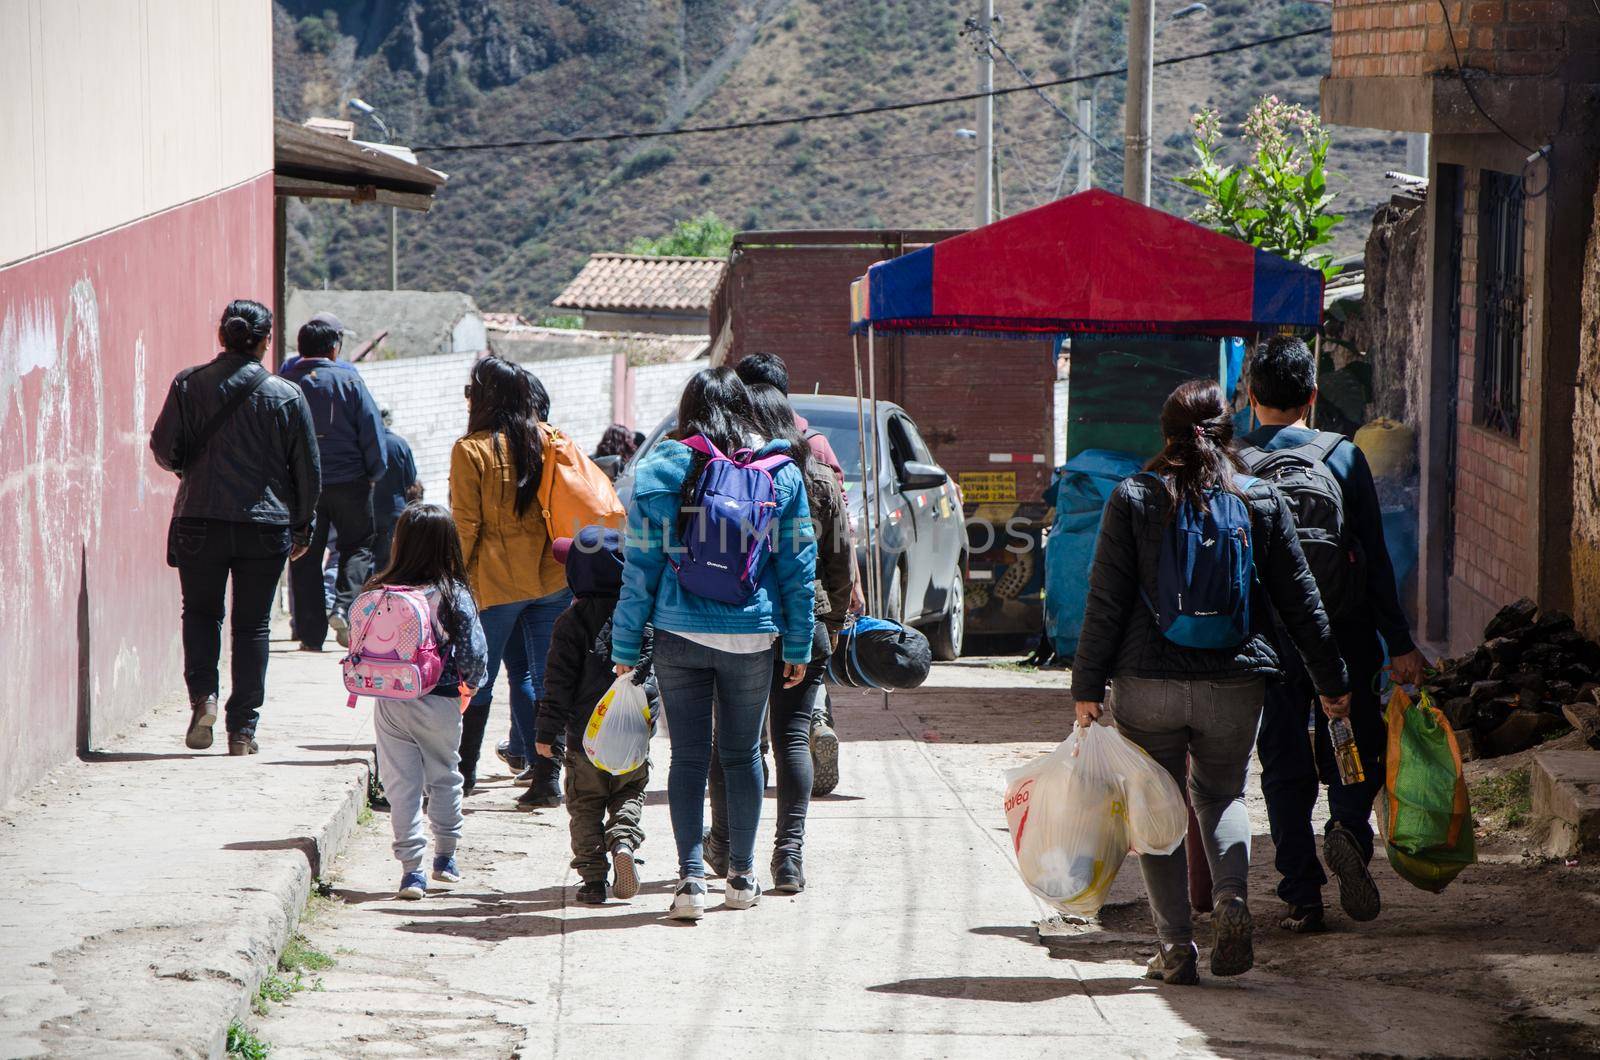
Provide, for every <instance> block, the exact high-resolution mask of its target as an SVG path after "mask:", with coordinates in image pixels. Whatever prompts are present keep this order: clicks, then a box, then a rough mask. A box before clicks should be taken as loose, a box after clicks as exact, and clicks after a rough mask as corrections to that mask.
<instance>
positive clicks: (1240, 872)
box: [1072, 379, 1350, 983]
mask: <svg viewBox="0 0 1600 1060" xmlns="http://www.w3.org/2000/svg"><path fill="white" fill-rule="evenodd" d="M1161 431H1162V434H1163V435H1164V436H1165V438H1166V446H1165V448H1163V449H1162V451H1161V453H1160V455H1158V456H1157V457H1156V458H1155V459H1154V460H1152V461H1151V462H1150V463H1149V464H1148V465H1147V466H1146V468H1145V473H1144V474H1140V475H1135V476H1133V477H1132V478H1129V479H1126V480H1125V481H1123V482H1122V484H1121V485H1119V486H1118V487H1117V489H1116V491H1115V492H1114V493H1113V494H1112V495H1111V500H1110V503H1108V504H1107V506H1106V511H1105V516H1104V518H1103V519H1102V520H1101V523H1100V536H1099V539H1098V542H1097V544H1096V546H1095V558H1094V569H1093V571H1092V573H1091V575H1090V582H1089V600H1088V606H1087V608H1086V609H1085V611H1084V616H1083V632H1082V634H1081V636H1080V637H1079V640H1078V654H1077V659H1076V661H1075V662H1074V664H1073V667H1072V698H1073V699H1074V700H1075V701H1076V705H1077V718H1078V723H1079V724H1080V725H1088V724H1091V723H1092V722H1094V721H1095V719H1097V718H1099V717H1100V714H1101V709H1102V703H1103V702H1104V701H1105V700H1106V685H1107V683H1108V681H1109V683H1110V685H1111V691H1112V693H1113V695H1112V698H1111V701H1110V703H1111V711H1112V720H1113V721H1114V722H1115V724H1116V726H1117V730H1118V731H1119V732H1121V733H1122V735H1124V736H1126V737H1127V738H1128V739H1129V740H1131V741H1133V742H1134V743H1136V744H1138V745H1139V746H1140V747H1143V748H1144V749H1145V750H1146V751H1148V752H1149V753H1150V756H1151V757H1152V758H1154V759H1155V760H1156V761H1157V762H1159V763H1160V764H1161V765H1162V767H1163V768H1165V769H1166V770H1167V772H1169V773H1170V774H1172V776H1173V778H1174V779H1175V780H1177V781H1178V783H1179V784H1180V785H1181V784H1183V783H1184V780H1185V775H1186V774H1187V777H1188V784H1189V798H1190V802H1191V803H1192V805H1193V806H1194V811H1195V816H1196V817H1197V818H1198V820H1199V823H1200V834H1201V837H1202V839H1204V841H1205V844H1206V851H1205V853H1206V860H1207V862H1208V863H1209V865H1210V867H1211V878H1212V881H1213V885H1212V886H1213V892H1212V893H1213V896H1214V900H1215V910H1216V911H1215V913H1214V915H1213V918H1212V923H1213V926H1214V928H1215V932H1216V934H1215V939H1214V944H1213V946H1212V950H1211V972H1212V974H1213V975H1238V974H1240V973H1241V972H1244V971H1246V970H1248V969H1249V968H1250V967H1251V965H1252V964H1253V963H1254V954H1253V951H1252V948H1251V941H1250V932H1251V922H1250V910H1249V907H1248V906H1247V904H1246V901H1245V897H1246V880H1247V876H1248V873H1249V869H1250V821H1249V817H1248V815H1247V814H1246V812H1245V806H1244V782H1245V768H1246V766H1247V765H1248V763H1249V759H1250V748H1251V746H1252V745H1253V744H1254V742H1255V737H1256V729H1257V727H1258V725H1259V723H1260V720H1261V703H1262V699H1263V696H1264V695H1265V691H1266V681H1267V679H1268V678H1269V677H1271V676H1274V675H1276V674H1277V673H1278V670H1279V665H1278V657H1277V655H1276V654H1275V653H1274V652H1273V649H1272V645H1271V643H1270V642H1269V641H1268V639H1267V637H1266V636H1265V635H1264V633H1263V631H1262V628H1261V627H1262V622H1261V621H1260V618H1261V617H1264V616H1265V615H1266V613H1267V612H1266V609H1265V607H1261V606H1253V607H1251V609H1250V612H1251V614H1253V615H1255V616H1258V617H1257V620H1256V621H1255V622H1253V623H1252V626H1253V628H1252V629H1251V630H1249V631H1248V632H1247V634H1246V636H1245V638H1244V641H1243V642H1242V643H1241V644H1239V645H1238V646H1237V647H1232V648H1220V649H1203V648H1190V647H1185V646H1183V645H1180V644H1178V643H1175V642H1174V641H1171V640H1168V639H1167V637H1166V636H1165V635H1164V634H1163V633H1162V632H1161V629H1160V628H1159V627H1158V626H1157V624H1156V619H1155V617H1154V614H1153V613H1152V609H1151V608H1152V606H1153V605H1152V604H1151V603H1150V601H1154V600H1157V599H1159V598H1160V594H1159V591H1158V587H1157V576H1156V575H1157V569H1158V563H1159V559H1160V556H1159V553H1160V551H1161V548H1162V539H1163V535H1164V532H1165V530H1166V528H1167V525H1168V523H1169V522H1170V521H1171V520H1172V518H1173V516H1174V515H1175V514H1176V513H1177V512H1178V510H1179V506H1180V505H1192V506H1194V508H1195V509H1198V510H1202V511H1203V510H1205V509H1206V508H1207V507H1208V505H1209V504H1210V503H1211V501H1212V500H1214V499H1215V498H1217V497H1218V496H1220V495H1221V492H1222V491H1227V492H1229V493H1233V494H1235V495H1236V496H1239V497H1240V498H1242V499H1243V500H1244V502H1245V504H1246V506H1247V507H1248V509H1249V512H1250V524H1251V531H1250V536H1251V542H1250V543H1251V546H1252V549H1253V557H1254V572H1253V585H1252V589H1251V592H1252V596H1253V597H1255V598H1256V599H1257V600H1259V598H1260V596H1261V590H1264V591H1265V594H1266V598H1267V600H1268V601H1270V603H1271V605H1272V607H1273V609H1274V610H1276V612H1277V615H1278V617H1279V620H1280V621H1281V622H1282V623H1283V626H1284V627H1285V628H1286V629H1287V630H1288V633H1289V636H1290V637H1291V638H1292V639H1293V641H1294V644H1295V646H1296V647H1297V648H1298V649H1299V650H1300V653H1301V655H1302V656H1303V657H1304V658H1305V660H1306V667H1307V669H1308V670H1309V671H1310V672H1311V675H1312V678H1313V679H1314V681H1315V683H1316V686H1317V691H1318V693H1319V694H1320V695H1321V697H1322V704H1323V709H1324V710H1325V711H1327V713H1328V715H1329V716H1330V717H1340V716H1343V715H1344V714H1345V713H1347V712H1348V711H1349V705H1350V697H1349V695H1348V688H1347V685H1346V676H1345V668H1344V661H1343V660H1342V659H1341V658H1340V655H1339V648H1338V645H1337V644H1336V643H1335V642H1334V640H1333V636H1332V634H1331V633H1330V631H1329V627H1328V617H1327V615H1326V614H1325V613H1324V612H1323V609H1322V599H1321V597H1320V596H1319V595H1318V593H1317V585H1316V582H1315V581H1314V580H1313V579H1312V576H1311V571H1310V569H1309V568H1308V567H1307V566H1306V560H1305V556H1304V554H1303V553H1302V552H1301V551H1300V544H1299V541H1298V539H1297V538H1296V536H1295V530H1294V519H1293V516H1292V515H1291V513H1290V510H1289V506H1288V502H1287V501H1285V500H1284V498H1283V496H1282V495H1281V494H1280V493H1278V491H1277V490H1276V489H1274V488H1273V487H1271V486H1269V485H1267V484H1266V483H1263V482H1260V481H1258V480H1256V479H1250V478H1245V477H1243V475H1242V471H1243V468H1242V466H1241V465H1240V463H1239V461H1238V459H1237V458H1236V457H1235V456H1234V454H1233V450H1232V449H1231V448H1230V443H1231V441H1232V440H1233V421H1232V419H1231V418H1230V417H1229V415H1228V409H1227V406H1226V404H1225V403H1224V401H1223V397H1222V390H1221V388H1220V387H1218V386H1217V384H1216V383H1215V382H1214V381H1212V380H1206V379H1196V380H1192V381H1190V382H1187V383H1184V384H1183V385H1181V386H1179V387H1178V388H1177V389H1176V390H1174V391H1173V392H1172V394H1171V396H1170V397H1168V398H1167V401H1166V404H1165V405H1164V406H1163V407H1162V410H1161ZM1139 869H1140V871H1141V872H1142V873H1143V875H1144V882H1145V890H1146V891H1147V892H1148V893H1149V896H1150V909H1151V912H1152V914H1153V915H1154V917H1155V922H1156V931H1157V935H1158V937H1159V939H1160V943H1161V945H1160V950H1159V952H1158V953H1157V954H1156V956H1155V957H1154V958H1152V959H1151V961H1150V965H1149V970H1148V972H1147V975H1148V976H1149V977H1150V978H1152V979H1163V980H1165V981H1166V982H1169V983H1194V982H1197V981H1198V980H1199V973H1198V971H1197V968H1196V965H1197V961H1198V951H1197V950H1196V948H1195V945H1194V935H1193V931H1194V928H1193V923H1192V921H1191V917H1190V909H1189V891H1188V865H1187V863H1186V858H1185V853H1184V849H1183V847H1181V846H1180V847H1179V848H1178V849H1177V850H1176V851H1174V852H1173V853H1171V854H1168V855H1165V856H1161V857H1157V856H1152V855H1148V854H1147V855H1142V856H1141V857H1140V858H1139Z"/></svg>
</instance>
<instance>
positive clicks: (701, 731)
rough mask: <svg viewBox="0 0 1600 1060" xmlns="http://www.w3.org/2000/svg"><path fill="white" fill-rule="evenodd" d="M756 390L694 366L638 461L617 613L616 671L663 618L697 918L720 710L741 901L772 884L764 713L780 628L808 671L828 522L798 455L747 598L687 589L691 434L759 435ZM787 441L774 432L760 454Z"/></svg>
mask: <svg viewBox="0 0 1600 1060" xmlns="http://www.w3.org/2000/svg"><path fill="white" fill-rule="evenodd" d="M753 434H754V428H753V427H752V417H751V412H750V395H749V392H748V391H747V390H746V389H745V385H744V383H742V382H740V380H739V377H738V376H737V375H735V374H734V373H733V371H732V370H731V369H728V368H707V369H705V370H703V371H701V372H699V373H698V374H697V375H695V376H694V378H692V379H690V380H689V383H688V385H687V386H686V387H685V388H684V391H683V398H682V400H681V401H680V403H679V406H678V427H677V430H676V431H674V433H673V439H672V440H669V441H665V442H663V443H661V444H660V445H658V446H656V447H655V449H653V450H652V451H651V452H650V455H649V456H647V457H646V458H645V459H644V461H643V462H642V463H641V464H640V465H639V470H638V473H637V477H636V486H635V491H634V501H633V505H632V507H631V509H630V510H629V512H628V533H627V542H626V546H625V549H624V555H625V557H626V567H625V568H624V570H623V574H622V599H621V600H620V601H619V602H618V604H617V610H616V614H615V616H614V617H613V619H612V641H611V658H612V661H613V662H614V663H616V664H617V672H618V673H625V672H627V671H628V670H629V669H631V668H632V667H633V666H635V665H637V664H638V662H639V656H640V652H641V650H642V643H643V639H644V627H645V625H646V624H649V625H652V626H653V627H654V629H655V653H654V664H655V671H656V680H657V682H658V683H659V685H660V688H661V698H662V702H663V703H664V704H665V706H666V711H667V720H668V724H669V727H670V729H671V732H672V764H671V767H670V768H669V770H668V773H667V802H668V804H669V806H670V808H671V811H672V831H673V835H674V837H675V838H676V840H677V845H678V874H679V877H680V883H679V885H678V889H677V892H676V893H675V894H674V895H673V899H672V909H671V912H670V913H669V915H670V916H672V917H674V918H677V919H683V920H698V919H699V918H700V916H701V915H702V914H703V913H704V911H705V905H706V882H705V875H706V867H705V861H704V859H703V855H704V851H703V849H702V838H701V837H702V834H703V831H704V816H705V797H706V779H707V775H708V772H709V768H710V760H711V742H712V732H713V713H714V714H715V733H716V744H717V755H718V757H719V758H720V759H721V761H722V770H723V775H724V777H725V778H726V782H727V789H728V846H729V851H728V887H727V893H726V902H727V905H728V907H729V908H730V909H748V908H749V907H750V906H752V905H754V904H755V903H756V901H757V900H758V899H759V898H760V896H761V884H760V883H759V881H757V879H756V875H755V843H756V826H757V825H758V824H759V823H760V820H761V798H762V793H763V792H762V789H763V786H764V784H763V778H762V775H761V749H760V741H761V725H762V719H763V717H764V715H765V712H766V704H767V693H768V690H769V688H770V686H771V680H772V669H773V658H772V653H773V651H774V642H775V641H777V640H778V639H779V638H780V637H781V639H782V646H781V651H782V652H783V661H784V664H785V679H786V680H787V681H789V682H790V683H795V682H798V681H800V680H801V678H802V677H804V675H805V668H806V663H807V662H808V661H809V660H810V658H811V640H812V605H813V603H814V600H815V592H814V584H813V582H814V579H815V576H816V560H817V545H816V534H815V531H814V528H813V527H812V524H811V511H810V508H809V506H808V505H807V502H806V490H805V483H804V481H803V480H802V478H801V475H800V472H799V470H798V469H796V468H795V466H794V465H793V464H784V465H783V466H781V467H780V468H779V469H778V470H777V472H776V473H775V474H774V476H773V479H774V483H775V485H776V488H777V503H778V511H777V516H776V518H775V519H774V520H773V525H774V527H775V529H776V537H775V539H773V540H772V547H771V552H770V554H769V555H768V557H767V559H766V562H765V565H764V566H763V568H762V570H761V572H760V574H759V576H758V577H757V579H756V580H755V591H754V592H753V593H751V595H750V598H749V599H748V600H747V601H745V603H743V604H738V605H736V604H725V603H721V602H719V601H716V600H710V599H707V598H705V597H703V596H697V595H695V594H694V593H691V592H689V591H688V590H686V589H684V588H683V587H682V586H681V585H680V584H679V583H678V575H677V572H676V571H674V570H673V567H672V564H671V562H669V560H670V559H671V558H672V557H674V556H677V555H680V554H681V552H680V549H681V536H680V528H679V525H678V524H679V516H680V514H681V511H682V508H683V506H684V504H685V503H688V502H690V501H692V498H693V495H694V489H695V483H696V482H697V480H698V479H699V476H700V472H701V470H702V469H703V468H704V467H705V462H706V457H705V456H704V455H702V454H700V453H698V452H696V451H695V450H692V449H690V448H689V447H688V446H687V445H684V444H682V441H681V439H685V438H691V437H693V436H695V435H704V436H705V437H706V438H707V439H709V440H710V441H711V442H712V444H714V445H715V446H716V447H717V448H718V449H720V450H722V451H723V452H732V451H733V450H736V449H740V448H745V447H748V446H750V442H751V436H752V435H753ZM786 448H787V444H786V443H784V442H771V443H767V444H766V445H765V446H762V447H760V448H759V449H758V455H762V456H770V455H773V454H775V453H781V452H783V451H784V450H785V449H786Z"/></svg>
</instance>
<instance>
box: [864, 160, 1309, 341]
mask: <svg viewBox="0 0 1600 1060" xmlns="http://www.w3.org/2000/svg"><path fill="white" fill-rule="evenodd" d="M1321 321H1322V273H1321V272H1319V271H1318V270H1316V269H1312V268H1307V267H1306V266H1304V265H1300V264H1296V263H1295V262H1292V261H1286V260H1284V259H1283V258H1280V257H1277V256H1276V255H1273V254H1268V253H1267V252H1265V251H1262V250H1258V249H1256V248H1255V247H1253V246H1250V245H1249V244H1248V243H1242V242H1240V241H1239V240H1236V239H1231V238H1229V237H1228V236H1224V235H1220V234H1218V233H1216V232H1213V231H1211V230H1210V229H1207V228H1202V227H1201V226H1200V225H1197V224H1194V223H1192V222H1190V221H1185V220H1183V219H1182V218H1180V217H1174V216H1172V215H1171V214H1169V213H1163V212H1162V211H1160V210H1156V209H1153V208H1151V207H1149V206H1143V205H1140V204H1139V203H1136V202H1134V201H1132V200H1131V199H1124V198H1123V197H1122V196H1120V195H1114V194H1112V193H1111V192H1108V191H1103V190H1101V189H1098V188H1096V189H1093V190H1091V191H1084V192H1079V193H1078V194H1076V195H1072V196H1069V197H1067V198H1065V199H1058V200H1056V201H1055V202H1052V203H1047V204H1046V205H1044V206H1040V207H1038V208H1036V209H1033V210H1029V211H1027V212H1026V213H1019V214H1016V215H1014V216H1012V217H1007V218H1005V219H1004V220H1000V221H996V222H994V223H993V224H989V225H984V226H983V227H982V228H975V229H973V230H972V231H970V232H963V233H962V234H961V235H958V236H952V237H951V238H949V239H945V240H941V241H940V242H938V243H934V244H931V245H930V246H926V247H923V248H922V249H920V250H915V251H912V252H911V253H909V254H905V255H902V256H900V257H898V258H894V259H892V260H889V261H880V262H878V263H877V264H875V265H873V266H872V267H871V268H870V269H868V270H867V274H866V275H865V276H863V277H862V278H861V279H859V280H856V281H855V283H853V284H852V285H851V330H852V331H855V332H867V331H869V330H871V331H880V332H882V331H898V332H916V333H920V334H980V335H987V336H990V337H1012V338H1022V339H1039V338H1045V337H1048V336H1051V335H1056V334H1060V333H1063V332H1098V333H1118V334H1128V333H1150V334H1182V335H1216V336H1228V335H1252V334H1259V333H1261V332H1266V331H1278V330H1280V329H1284V328H1307V329H1314V328H1317V327H1318V326H1320V324H1321Z"/></svg>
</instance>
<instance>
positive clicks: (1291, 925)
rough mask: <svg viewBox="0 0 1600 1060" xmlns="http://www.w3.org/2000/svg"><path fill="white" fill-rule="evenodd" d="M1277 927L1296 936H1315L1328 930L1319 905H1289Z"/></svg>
mask: <svg viewBox="0 0 1600 1060" xmlns="http://www.w3.org/2000/svg"><path fill="white" fill-rule="evenodd" d="M1278 926H1279V927H1281V928H1283V930H1285V931H1293V932H1294V933H1295V934H1296V935H1315V934H1317V933H1318V932H1320V931H1327V930H1328V921H1327V918H1326V916H1325V914H1324V913H1323V909H1322V906H1321V905H1291V906H1290V907H1289V910H1288V912H1286V913H1284V914H1283V919H1281V920H1279V921H1278Z"/></svg>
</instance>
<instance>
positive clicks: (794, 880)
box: [772, 854, 806, 894]
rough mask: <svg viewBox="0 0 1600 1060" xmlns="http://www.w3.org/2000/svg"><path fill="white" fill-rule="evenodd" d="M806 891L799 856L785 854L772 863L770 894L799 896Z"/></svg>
mask: <svg viewBox="0 0 1600 1060" xmlns="http://www.w3.org/2000/svg"><path fill="white" fill-rule="evenodd" d="M805 889H806V873H805V869H804V867H803V866H802V864H801V861H800V855H799V854H785V855H783V856H782V857H780V858H775V859H773V862H772V893H773V894H799V893H800V892H801V891H803V890H805Z"/></svg>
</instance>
